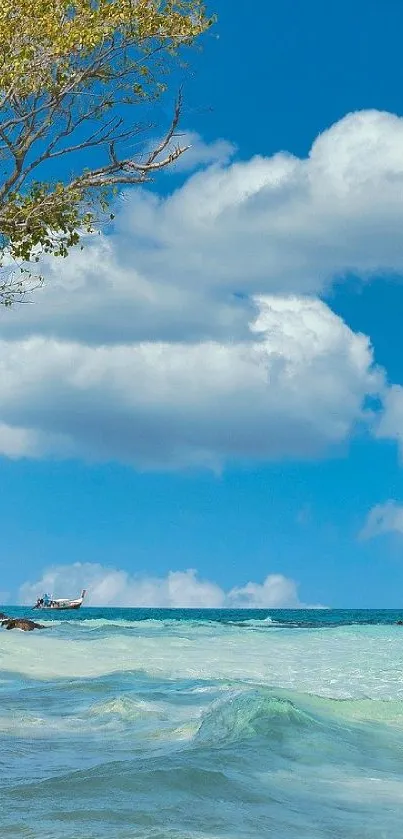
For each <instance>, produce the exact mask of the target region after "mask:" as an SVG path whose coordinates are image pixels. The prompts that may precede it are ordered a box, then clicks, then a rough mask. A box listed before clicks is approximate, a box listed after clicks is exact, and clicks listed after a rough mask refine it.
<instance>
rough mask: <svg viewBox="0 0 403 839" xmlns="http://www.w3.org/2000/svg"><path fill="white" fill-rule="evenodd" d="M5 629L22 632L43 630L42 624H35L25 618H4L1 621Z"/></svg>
mask: <svg viewBox="0 0 403 839" xmlns="http://www.w3.org/2000/svg"><path fill="white" fill-rule="evenodd" d="M1 625H2V626H4V627H5V628H6V629H22V631H23V632H32V630H33V629H45V627H44V625H43V624H42V623H35V621H30V620H28V619H27V618H6V619H5V620H2V621H1Z"/></svg>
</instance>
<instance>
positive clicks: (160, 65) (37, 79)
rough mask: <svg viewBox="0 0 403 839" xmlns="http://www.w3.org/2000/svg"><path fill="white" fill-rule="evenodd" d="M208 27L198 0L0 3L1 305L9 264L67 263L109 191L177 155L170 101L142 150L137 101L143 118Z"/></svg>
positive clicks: (10, 277)
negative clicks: (155, 136)
mask: <svg viewBox="0 0 403 839" xmlns="http://www.w3.org/2000/svg"><path fill="white" fill-rule="evenodd" d="M211 23H212V20H211V18H209V17H208V16H207V13H206V10H205V7H204V5H203V3H202V2H201V0H2V3H1V4H0V234H1V240H0V258H1V262H0V265H2V266H3V267H2V270H3V278H2V280H0V303H1V302H2V303H6V304H9V303H11V302H12V301H13V299H15V298H18V296H21V294H23V293H24V288H25V287H26V286H25V283H24V279H23V277H22V276H21V274H20V275H16V274H15V272H14V273H13V271H12V268H13V266H14V265H18V266H19V267H20V270H21V271H28V272H29V264H30V263H31V264H32V261H38V260H39V258H40V255H41V253H50V254H53V255H55V256H66V255H67V253H68V251H69V249H70V248H71V247H72V246H74V245H76V244H77V243H78V242H79V240H80V237H81V235H82V233H83V232H89V231H92V230H93V229H94V227H95V226H96V222H97V219H98V218H99V214H100V213H101V214H102V213H103V212H105V211H106V208H107V207H108V205H109V202H110V200H111V197H112V196H113V193H114V192H115V191H116V189H118V188H119V186H121V185H130V184H142V183H145V182H147V181H148V180H150V179H151V178H152V177H153V174H154V173H155V172H156V171H157V170H159V169H162V168H164V167H166V166H168V165H170V164H171V163H173V162H174V160H176V159H177V158H178V157H179V155H180V154H182V152H183V151H184V150H185V148H184V147H183V146H181V145H179V144H176V145H175V136H176V133H177V128H178V124H179V118H180V111H181V99H180V97H179V98H178V99H177V103H176V107H175V109H174V113H173V117H172V122H171V124H170V126H169V127H168V129H167V130H166V132H165V135H164V137H163V139H162V140H161V141H160V142H159V143H157V144H156V145H155V146H154V147H152V148H151V147H150V145H149V144H148V146H147V145H146V144H144V143H143V150H142V151H141V152H140V153H139V152H138V148H139V144H140V145H141V137H142V132H144V130H145V129H146V127H147V124H145V123H144V122H141V121H140V119H139V114H140V113H141V111H139V110H138V106H143V109H145V110H146V111H147V107H148V111H149V106H150V105H151V104H152V103H153V102H155V100H156V99H157V98H158V97H159V96H160V95H161V94H162V93H163V91H164V90H165V89H166V86H167V75H168V73H169V71H170V70H171V69H172V67H173V66H174V64H175V61H177V59H178V56H179V54H180V52H181V51H182V49H183V48H184V47H187V46H191V45H192V44H193V43H194V41H195V40H196V39H198V37H199V36H200V35H202V33H203V32H205V31H206V29H208V27H209V26H210V25H211ZM149 127H150V126H149ZM143 136H144V135H143ZM136 150H137V151H136ZM89 153H90V154H89ZM61 159H63V167H62V168H63V171H64V173H65V175H64V177H60V176H58V174H57V173H58V170H59V169H60V163H61ZM88 159H90V160H91V165H90V166H88ZM27 266H28V267H27Z"/></svg>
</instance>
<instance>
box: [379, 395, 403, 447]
mask: <svg viewBox="0 0 403 839" xmlns="http://www.w3.org/2000/svg"><path fill="white" fill-rule="evenodd" d="M376 433H377V436H378V437H379V438H381V439H387V440H395V441H396V442H397V444H398V446H399V449H400V453H401V454H403V387H401V385H393V386H392V387H389V388H388V389H387V391H386V392H385V394H384V397H383V411H382V414H380V417H379V423H378V426H377V431H376Z"/></svg>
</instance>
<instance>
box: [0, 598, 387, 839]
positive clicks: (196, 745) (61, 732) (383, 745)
mask: <svg viewBox="0 0 403 839" xmlns="http://www.w3.org/2000/svg"><path fill="white" fill-rule="evenodd" d="M8 611H9V613H12V614H17V613H21V614H22V613H24V614H26V615H29V616H31V617H34V616H35V615H36V618H37V619H38V613H35V612H33V613H29V611H27V610H26V609H25V610H23V609H16V608H15V609H11V608H9V609H8ZM40 619H41V620H43V621H44V622H46V630H43V631H41V632H39V631H38V632H32V633H22V632H15V631H13V632H7V631H5V630H2V631H1V633H0V697H1V706H0V769H1V772H0V801H1V807H0V826H1V828H2V830H3V832H5V833H7V835H8V836H9V837H12V839H14V837H27V839H31V838H32V839H62V837H63V839H64V837H66V839H67V837H68V838H69V839H73V837H74V839H103V837H113V839H132V837H136V839H221V837H223V838H224V837H226V839H252V837H253V839H255V837H256V839H257V837H259V839H261V838H262V837H266V836H268V837H276V839H401V836H402V824H403V626H398V625H397V624H396V622H397V621H398V620H401V619H403V613H401V612H376V611H368V612H362V611H360V612H357V611H338V612H332V611H306V612H304V611H300V610H299V611H295V612H294V611H293V612H291V611H275V610H263V611H250V612H249V611H246V610H242V611H214V612H210V611H196V610H192V611H170V610H140V609H132V610H130V609H124V610H122V609H84V608H83V609H82V610H81V611H80V612H77V613H65V614H63V615H60V616H58V619H55V616H54V615H50V614H49V613H43V614H41V615H40Z"/></svg>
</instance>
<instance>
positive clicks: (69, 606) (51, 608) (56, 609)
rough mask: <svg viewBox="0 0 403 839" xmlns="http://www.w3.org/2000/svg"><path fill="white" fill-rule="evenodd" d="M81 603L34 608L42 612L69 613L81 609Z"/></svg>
mask: <svg viewBox="0 0 403 839" xmlns="http://www.w3.org/2000/svg"><path fill="white" fill-rule="evenodd" d="M81 606H82V602H81V603H68V604H67V605H66V606H62V605H58V604H56V605H51V606H34V609H40V611H41V612H67V611H69V610H70V609H80V607H81Z"/></svg>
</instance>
